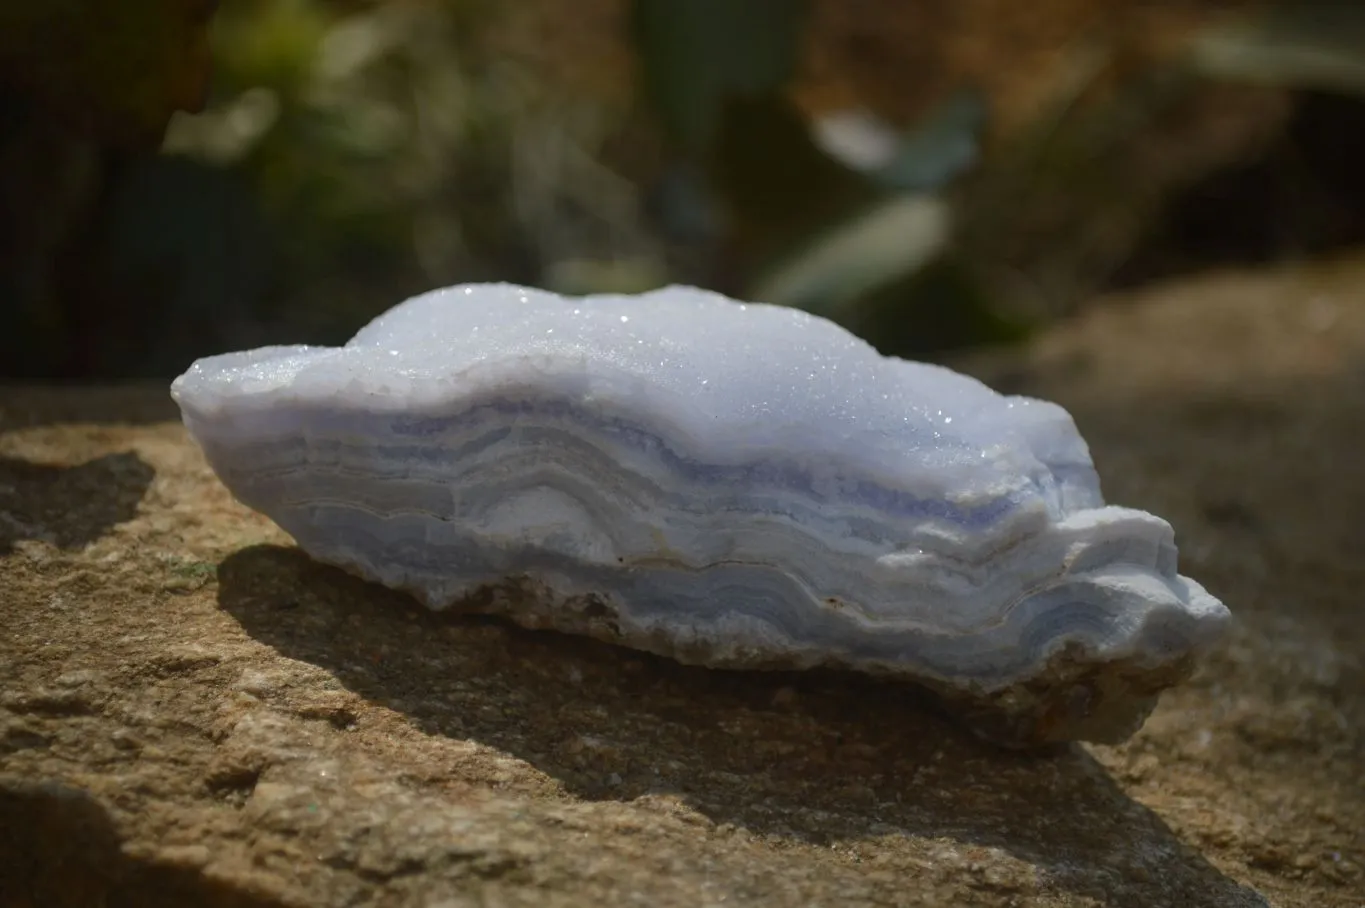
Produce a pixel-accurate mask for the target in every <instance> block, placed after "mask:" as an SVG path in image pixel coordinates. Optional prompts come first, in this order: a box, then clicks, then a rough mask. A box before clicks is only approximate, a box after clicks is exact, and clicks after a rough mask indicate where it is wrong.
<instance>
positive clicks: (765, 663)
mask: <svg viewBox="0 0 1365 908" xmlns="http://www.w3.org/2000/svg"><path fill="white" fill-rule="evenodd" d="M172 395H173V397H174V398H175V400H176V401H177V403H178V404H179V405H180V408H181V410H182V413H183V415H184V420H185V424H186V426H187V427H188V429H189V431H190V433H191V435H192V436H193V437H194V438H195V440H196V441H197V442H198V443H199V444H200V445H201V446H202V448H203V449H204V451H205V453H206V455H207V457H208V460H209V462H210V464H211V465H212V466H213V468H214V470H215V471H216V472H217V473H218V475H219V476H220V477H221V479H222V480H223V482H224V483H225V484H226V485H227V487H228V488H229V489H230V490H231V491H232V492H233V494H234V495H236V496H237V498H239V499H240V500H241V501H242V502H244V503H245V504H247V505H248V506H250V507H252V508H255V509H257V510H259V511H261V512H263V513H265V514H267V515H268V516H270V517H271V518H272V519H273V520H274V521H275V522H276V523H278V524H279V525H280V526H281V527H282V528H283V529H284V530H286V531H287V532H289V533H290V534H291V535H293V536H294V538H295V539H296V540H297V541H298V543H299V545H300V546H301V547H302V548H303V549H304V550H305V551H307V552H308V553H309V554H311V555H312V556H313V557H315V558H317V559H318V560H320V561H324V562H327V563H330V564H334V565H339V566H341V567H344V568H347V569H349V570H351V571H354V572H355V573H357V574H359V575H361V576H362V577H365V578H367V579H370V580H374V581H378V582H379V583H382V584H385V585H387V586H390V587H394V588H398V589H403V590H407V591H410V592H411V593H413V594H414V595H416V596H417V597H418V598H419V599H421V600H422V601H423V602H425V603H426V604H427V605H429V606H431V607H432V608H436V609H441V608H446V607H450V606H453V605H456V604H459V605H460V606H461V607H463V608H470V609H475V610H480V611H488V612H497V613H502V614H506V615H508V616H509V617H510V618H511V619H512V620H514V621H517V622H518V623H521V624H523V625H526V626H531V627H549V628H557V629H559V630H564V631H569V632H575V633H583V634H588V635H590V636H593V637H596V638H599V639H606V640H609V641H612V642H616V643H621V644H624V645H627V646H632V647H636V648H640V649H644V650H649V651H651V652H655V653H660V654H663V655H666V656H671V657H673V658H676V659H678V660H680V661H683V662H687V663H694V664H700V665H707V666H713V667H730V668H763V669H776V668H788V669H790V668H811V667H817V666H832V667H839V668H847V669H853V670H858V671H863V672H868V673H871V674H877V675H885V676H890V677H894V678H901V679H908V680H911V681H915V682H917V683H919V684H920V685H922V686H925V687H927V688H929V689H931V690H933V691H935V692H936V693H937V694H938V695H939V696H940V697H941V698H942V699H943V700H944V702H946V703H947V704H949V705H950V706H951V707H952V708H953V710H954V711H955V712H956V713H957V714H958V715H959V716H961V717H962V718H963V720H964V721H966V722H967V724H968V725H970V726H971V727H972V728H974V729H975V730H977V731H978V732H980V733H982V734H984V735H986V736H988V737H991V738H993V739H995V740H997V741H1001V742H1002V743H1007V744H1031V743H1038V742H1042V741H1051V740H1071V739H1083V740H1098V741H1115V740H1121V739H1122V738H1125V737H1127V736H1128V735H1130V734H1131V733H1132V732H1133V731H1134V730H1136V728H1137V727H1139V726H1140V725H1141V723H1142V721H1143V720H1144V719H1145V718H1146V716H1147V714H1148V713H1149V712H1150V710H1151V708H1152V707H1153V706H1154V704H1155V702H1156V696H1157V695H1158V694H1159V692H1160V691H1161V690H1162V689H1163V688H1165V687H1168V686H1170V685H1171V684H1175V683H1178V682H1179V681H1180V680H1182V679H1183V678H1184V677H1185V676H1186V675H1187V674H1188V673H1189V671H1190V670H1191V668H1192V666H1193V664H1194V660H1195V658H1196V657H1197V655H1198V654H1199V652H1200V651H1202V650H1203V649H1205V648H1206V647H1207V646H1208V645H1209V644H1210V643H1212V642H1213V641H1214V640H1215V639H1217V638H1218V636H1219V635H1220V633H1221V632H1222V630H1223V629H1224V627H1225V626H1226V624H1227V622H1228V619H1229V615H1228V612H1227V609H1226V608H1225V607H1224V606H1223V605H1222V604H1221V603H1220V602H1218V601H1217V600H1216V599H1214V598H1213V597H1212V596H1210V595H1209V594H1208V593H1206V592H1205V591H1204V589H1203V588H1202V587H1200V586H1199V585H1198V584H1197V583H1195V582H1194V581H1193V580H1190V579H1188V578H1185V577H1182V576H1180V575H1179V574H1178V573H1177V571H1176V549H1175V545H1174V540H1173V535H1172V531H1171V527H1170V526H1169V524H1167V523H1166V522H1165V521H1163V520H1161V519H1160V518H1157V517H1154V516H1152V515H1150V514H1146V513H1144V512H1141V511H1135V510H1129V509H1125V508H1118V507H1108V506H1105V505H1104V502H1103V499H1102V497H1101V494H1100V489H1099V482H1098V479H1097V477H1096V474H1095V471H1094V468H1093V466H1092V464H1091V460H1090V456H1089V451H1088V449H1087V448H1086V445H1085V442H1084V441H1083V440H1082V439H1081V437H1080V436H1079V434H1078V433H1077V432H1076V429H1075V426H1074V424H1073V423H1072V421H1071V418H1070V416H1069V415H1068V414H1067V413H1066V412H1065V411H1064V410H1062V409H1061V408H1060V407H1058V406H1056V405H1055V404H1051V403H1047V402H1044V401H1037V400H1032V399H1028V398H1022V397H1005V396H1001V395H999V394H996V393H995V392H994V391H992V390H990V389H989V388H987V387H986V386H984V385H982V384H981V383H979V382H977V381H975V380H973V379H971V378H967V377H966V376H962V375H958V374H957V373H954V372H951V371H950V370H947V369H944V368H941V367H937V366H930V365H925V364H922V363H912V362H906V361H903V360H898V359H893V358H884V357H881V356H879V355H878V354H877V353H876V352H875V350H873V349H872V348H871V347H869V346H868V345H867V344H865V343H863V342H862V341H860V340H858V339H857V338H855V337H853V336H852V335H850V334H849V333H847V332H846V331H844V330H843V329H841V328H839V327H837V326H835V325H834V324H832V323H830V322H828V321H825V320H823V319H820V318H817V317H814V316H811V315H808V314H805V313H802V312H798V311H794V310H790V309H784V308H780V307H775V306H768V305H762V304H744V303H738V302H734V301H732V300H728V299H726V298H724V297H721V296H718V295H716V294H712V293H708V292H705V291H700V290H695V289H691V288H684V287H670V288H666V289H663V290H658V291H655V292H652V293H646V294H642V295H639V296H634V297H631V296H607V295H603V296H596V297H584V298H562V297H559V296H556V295H554V294H550V293H546V292H543V291H539V290H532V289H528V288H522V287H515V286H511V285H464V286H459V287H451V288H447V289H445V290H438V291H434V292H432V293H428V294H425V295H423V296H419V297H416V298H413V299H411V300H408V301H407V302H405V303H403V304H401V305H399V306H397V307H395V308H394V309H391V310H390V311H389V312H387V313H385V314H384V315H381V316H380V317H379V318H377V319H375V321H373V322H371V323H370V324H369V325H368V326H366V327H365V328H364V329H362V330H361V331H360V332H359V333H358V334H357V335H356V336H355V338H353V339H352V340H351V341H350V342H349V343H348V344H347V345H346V346H345V347H341V348H328V347H303V346H298V347H267V348H262V349H260V350H253V351H248V352H243V353H230V354H226V355H222V356H214V357H209V358H207V359H202V360H200V361H198V362H196V363H195V364H194V365H193V366H192V367H191V368H190V370H189V371H188V372H186V373H185V374H184V375H182V376H181V377H180V378H178V379H176V381H175V383H174V384H173V386H172Z"/></svg>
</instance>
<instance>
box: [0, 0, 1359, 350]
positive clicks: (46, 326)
mask: <svg viewBox="0 0 1365 908" xmlns="http://www.w3.org/2000/svg"><path fill="white" fill-rule="evenodd" d="M628 2H629V5H628V11H629V15H628V16H627V17H626V19H625V20H624V21H622V22H621V23H620V26H621V28H622V34H621V38H622V39H623V40H629V41H630V42H633V43H632V45H631V47H632V48H633V51H634V54H635V59H636V63H637V66H636V68H635V75H636V77H637V78H636V81H637V84H635V85H634V86H632V88H633V92H632V91H622V92H619V93H617V94H615V95H610V94H609V93H601V92H599V93H596V94H594V93H591V92H579V93H576V92H575V90H574V88H573V86H569V85H563V84H558V82H557V80H556V78H555V75H554V73H555V70H554V69H553V67H550V66H547V65H545V60H544V59H543V58H545V57H552V56H553V52H554V51H555V50H556V44H557V43H558V39H559V37H560V36H558V35H554V34H550V35H549V36H548V37H546V36H542V37H541V38H540V39H539V40H540V43H539V44H537V41H536V40H535V39H530V40H528V39H526V38H525V37H524V36H523V38H522V39H521V43H520V45H516V42H511V43H510V44H509V41H508V39H507V35H508V34H509V33H513V32H515V31H516V28H515V27H516V26H517V25H518V23H519V22H520V21H521V20H522V19H524V18H525V17H529V16H536V15H545V14H547V13H548V11H550V10H551V8H550V7H545V8H544V9H540V8H531V7H529V6H522V5H518V4H506V3H498V2H495V0H426V2H421V3H416V2H401V0H374V2H361V0H234V3H232V4H225V5H223V7H222V8H221V9H220V10H218V11H217V14H216V16H215V17H214V18H213V23H212V29H211V31H210V30H209V29H208V21H209V16H210V15H212V14H213V13H214V9H215V6H216V4H215V3H214V2H212V0H127V2H115V0H91V2H89V3H84V2H83V3H81V4H80V9H81V11H82V12H80V13H78V12H77V11H76V6H77V4H76V3H75V0H54V3H52V4H50V5H47V6H43V5H36V4H28V5H21V4H15V3H8V4H6V3H0V107H4V108H5V111H6V112H8V113H9V114H10V115H9V116H8V117H6V118H3V119H0V126H2V127H4V128H0V194H2V195H3V197H4V199H3V200H4V201H5V203H6V206H7V208H8V209H9V211H10V212H11V215H10V217H9V221H8V222H6V223H0V284H2V285H3V286H0V291H3V295H4V297H5V299H6V300H7V303H8V305H7V308H6V311H5V313H4V317H5V322H4V323H2V324H0V338H2V339H3V340H0V357H3V358H4V361H5V362H6V364H7V368H8V369H9V370H10V371H11V373H12V374H25V375H37V374H52V375H67V376H77V375H84V376H99V375H138V374H147V375H165V374H170V373H174V372H176V371H178V370H179V369H181V368H183V366H184V364H185V363H186V362H187V361H188V360H189V359H191V358H192V357H194V356H197V355H202V354H204V353H208V352H213V351H215V350H221V349H227V348H233V347H242V346H249V345H256V344H261V343H268V342H275V341H286V340H287V341H296V340H308V341H314V342H337V341H340V340H342V339H344V338H345V337H347V336H349V335H350V334H351V333H352V332H353V331H354V329H355V328H356V327H357V326H358V325H359V324H360V323H362V322H363V321H365V320H366V319H368V318H369V317H371V316H373V315H374V314H376V313H377V312H379V311H381V310H382V309H384V308H387V307H388V306H390V305H392V304H393V303H394V302H395V301H396V300H398V299H400V298H402V297H403V296H404V295H407V294H409V293H413V292H417V291H420V290H423V289H426V288H429V287H431V286H434V285H439V284H446V283H452V282H456V281H464V280H507V281H516V282H524V283H532V284H539V285H543V286H549V287H551V288H553V289H558V290H561V291H565V292H592V291H599V290H624V291H634V290H642V289H646V288H648V287H651V286H656V285H658V284H661V283H664V282H666V281H683V282H689V283H699V284H703V285H707V286H711V287H714V288H715V289H718V290H721V291H723V292H727V293H731V294H733V295H738V296H746V297H750V298H761V299H765V300H770V301H774V302H780V303H784V304H787V305H793V306H799V307H802V308H805V309H809V310H811V311H814V312H818V313H820V314H823V315H826V316H829V317H831V318H834V319H836V320H839V321H841V322H843V323H844V324H846V325H848V326H849V327H850V328H852V329H853V330H855V331H857V332H859V333H861V334H863V335H864V336H866V337H868V338H869V339H870V340H872V341H873V342H874V343H876V344H877V345H878V346H880V347H882V348H883V349H885V350H888V351H894V352H898V353H903V354H913V355H917V356H922V357H932V356H934V355H936V354H937V353H938V352H940V351H942V350H945V349H949V348H953V347H957V346H962V345H966V344H980V343H995V342H1001V341H1008V340H1012V339H1015V338H1018V337H1020V336H1023V334H1025V333H1026V330H1027V326H1028V325H1030V324H1031V323H1033V322H1034V321H1036V320H1037V319H1040V318H1045V317H1050V316H1055V315H1056V314H1058V313H1061V312H1065V311H1069V309H1070V308H1073V307H1074V306H1075V305H1076V303H1077V301H1078V300H1080V299H1082V298H1084V297H1086V296H1088V295H1090V294H1092V293H1094V292H1095V291H1096V290H1097V289H1099V288H1102V287H1103V286H1104V285H1105V282H1106V281H1107V280H1109V278H1110V277H1111V276H1112V275H1113V274H1115V273H1117V272H1118V271H1119V270H1121V268H1122V266H1123V264H1124V262H1125V260H1126V258H1127V257H1128V256H1130V255H1131V253H1132V249H1133V248H1134V246H1135V244H1137V243H1138V242H1139V240H1140V238H1141V236H1142V234H1143V231H1144V230H1146V229H1148V226H1147V225H1149V224H1151V223H1153V222H1154V221H1155V220H1156V219H1157V218H1159V215H1160V211H1161V208H1162V206H1163V205H1164V204H1165V203H1166V200H1167V197H1168V195H1169V192H1170V187H1169V185H1168V184H1170V183H1171V180H1167V181H1166V182H1161V181H1158V180H1152V181H1148V182H1144V181H1142V180H1135V179H1133V178H1132V176H1131V174H1132V173H1138V172H1141V173H1152V172H1154V171H1153V170H1152V167H1151V166H1150V158H1151V157H1152V152H1151V150H1150V148H1149V147H1148V146H1149V143H1148V142H1147V138H1148V137H1149V136H1151V135H1153V134H1157V133H1159V132H1160V131H1161V129H1162V128H1163V123H1165V122H1166V121H1167V120H1169V119H1170V118H1171V117H1172V116H1173V113H1174V114H1180V112H1181V111H1182V110H1183V109H1185V108H1186V107H1189V102H1190V99H1192V98H1197V97H1199V96H1200V93H1201V92H1203V91H1204V87H1205V86H1207V85H1208V84H1209V80H1210V79H1221V80H1224V81H1227V80H1234V81H1244V82H1245V81H1263V82H1264V81H1270V82H1273V83H1274V84H1276V85H1284V84H1288V85H1312V86H1318V87H1323V86H1326V87H1330V88H1332V89H1334V90H1356V89H1355V88H1353V87H1352V86H1365V82H1360V81H1359V79H1358V75H1359V72H1360V71H1361V63H1360V61H1361V60H1365V8H1361V7H1359V6H1344V5H1333V4H1330V3H1327V2H1326V0H1312V2H1309V3H1305V4H1300V5H1298V6H1293V5H1290V6H1288V7H1280V8H1278V9H1274V10H1271V11H1270V12H1269V13H1265V14H1260V13H1256V14H1253V15H1247V16H1243V17H1241V18H1238V19H1235V20H1231V21H1230V24H1224V25H1221V26H1220V27H1219V28H1218V29H1210V30H1209V31H1208V32H1207V33H1204V34H1201V35H1198V36H1196V40H1193V41H1191V42H1190V45H1189V48H1190V49H1189V52H1188V53H1187V54H1186V55H1185V56H1183V57H1178V58H1177V59H1175V60H1174V62H1172V63H1169V64H1167V65H1163V66H1161V67H1158V68H1155V69H1148V70H1143V71H1139V72H1136V73H1132V74H1130V75H1129V76H1127V77H1125V78H1124V79H1123V80H1122V81H1121V82H1120V83H1118V84H1116V85H1114V86H1111V87H1110V89H1109V94H1108V98H1107V100H1106V101H1105V102H1104V103H1100V104H1094V103H1081V99H1082V98H1083V97H1085V96H1086V95H1087V94H1088V93H1089V92H1091V90H1092V87H1093V84H1094V82H1095V80H1096V79H1097V78H1098V73H1099V72H1100V71H1101V70H1103V69H1104V68H1105V66H1106V65H1107V63H1106V58H1104V56H1103V54H1098V53H1096V52H1094V51H1093V49H1091V48H1086V47H1081V48H1078V49H1074V50H1075V53H1074V55H1073V58H1072V59H1071V60H1070V62H1069V63H1068V66H1069V67H1070V69H1069V70H1067V71H1068V72H1071V73H1072V75H1071V77H1070V79H1069V81H1067V80H1063V81H1062V82H1061V83H1059V87H1058V88H1057V90H1056V91H1055V92H1054V93H1053V94H1052V95H1051V96H1049V97H1046V98H1043V99H1042V100H1040V101H1039V102H1038V103H1037V109H1036V111H1035V114H1034V116H1033V118H1032V124H1031V125H1030V126H1028V127H1027V128H1024V129H1021V130H1018V131H1016V132H1015V133H1013V134H1011V135H1010V136H1008V137H1007V138H1006V139H1005V140H1004V141H997V142H996V143H995V144H994V145H993V146H991V147H989V148H987V147H986V142H985V139H984V136H985V134H986V133H987V132H988V131H989V129H990V127H991V116H990V110H989V101H988V99H987V97H986V96H985V95H984V94H983V93H982V92H980V91H977V90H975V88H974V87H973V86H970V85H963V86H961V90H959V91H957V92H956V93H952V94H949V95H948V96H947V97H944V98H941V99H940V102H939V103H938V104H937V106H934V107H932V108H930V109H929V110H927V111H926V112H925V113H924V114H923V115H922V117H921V119H920V120H919V121H918V122H915V123H911V124H910V125H909V126H908V127H907V126H904V125H900V126H893V125H891V124H889V123H886V122H884V121H882V120H880V119H879V118H878V117H876V116H875V115H873V114H871V113H869V112H868V111H864V110H858V109H849V110H834V111H827V112H824V113H820V114H818V115H816V116H814V117H813V118H812V116H811V114H810V113H808V112H807V111H805V110H803V109H802V108H800V107H798V106H797V104H796V103H795V101H794V100H793V95H792V91H791V87H792V80H793V76H794V74H795V73H796V72H797V70H798V63H799V60H800V57H801V54H802V52H803V48H804V46H805V42H806V40H807V38H808V37H809V35H808V32H807V29H808V27H809V25H810V21H811V19H810V10H811V8H812V3H813V0H751V2H745V3H734V2H727V0H628ZM1310 7H1311V8H1312V9H1313V10H1317V11H1318V12H1312V11H1307V12H1306V10H1309V8H1310ZM1329 7H1331V9H1330V15H1329V14H1328V13H1327V12H1322V11H1323V10H1327V9H1328V8H1329ZM1319 13H1322V14H1321V15H1319ZM519 17H520V18H519ZM1329 21H1330V22H1331V23H1332V26H1331V27H1330V28H1324V27H1323V23H1324V22H1329ZM210 36H211V56H212V59H213V63H214V68H215V79H214V88H213V92H212V94H211V95H210V96H209V98H208V104H207V109H205V110H204V111H203V112H202V113H199V114H196V115H189V114H176V115H175V116H174V117H173V118H172V116H171V113H172V111H173V110H176V109H189V110H195V109H198V107H199V106H200V104H201V102H202V101H203V96H204V91H205V66H206V63H207V60H208V58H209V56H210ZM1352 36H1356V37H1352ZM923 40H924V41H926V42H930V41H934V40H936V36H935V35H932V34H926V35H925V36H924V39H923ZM583 62H590V61H580V64H582V63H583ZM1190 109H1194V110H1198V109H1199V108H1198V107H1197V106H1196V107H1193V108H1190ZM168 120H169V126H167V121H168ZM163 131H164V144H163V147H162V152H161V154H160V155H156V156H152V155H148V154H146V153H145V152H144V153H140V154H139V153H136V152H134V153H130V152H128V151H126V150H124V149H127V148H130V147H133V148H135V147H137V145H138V144H139V143H142V144H143V145H145V144H146V142H147V141H148V137H155V136H160V135H161V134H162V132H163ZM1163 153H1164V154H1166V155H1167V156H1169V157H1171V158H1173V159H1176V158H1179V157H1180V154H1182V153H1185V150H1184V149H1176V150H1173V151H1172V150H1168V151H1166V152H1163ZM1193 157H1194V159H1195V160H1196V161H1197V160H1198V155H1197V153H1196V154H1194V155H1193ZM1143 168H1145V169H1143ZM1190 169H1197V168H1194V167H1191V168H1190ZM1155 172H1160V168H1157V170H1156V171H1155ZM16 212H17V213H18V214H15V213H16ZM30 213H31V214H30ZM73 266H74V267H73Z"/></svg>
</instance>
